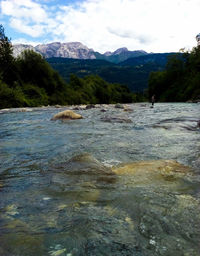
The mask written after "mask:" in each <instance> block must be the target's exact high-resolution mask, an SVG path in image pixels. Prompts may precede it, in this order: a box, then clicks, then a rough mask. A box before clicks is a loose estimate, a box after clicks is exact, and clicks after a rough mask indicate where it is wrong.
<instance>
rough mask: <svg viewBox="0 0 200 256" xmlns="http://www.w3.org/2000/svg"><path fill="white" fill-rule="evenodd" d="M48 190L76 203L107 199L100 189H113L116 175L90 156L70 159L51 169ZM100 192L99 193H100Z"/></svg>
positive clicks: (78, 156) (82, 155)
mask: <svg viewBox="0 0 200 256" xmlns="http://www.w3.org/2000/svg"><path fill="white" fill-rule="evenodd" d="M52 173H53V175H52V178H51V185H50V189H51V190H52V191H57V192H59V193H64V194H67V195H68V199H69V200H71V199H70V198H76V200H77V201H78V202H82V201H85V202H87V201H97V200H98V199H100V198H102V197H104V200H106V198H105V197H107V199H109V197H110V196H112V195H110V196H108V195H107V193H105V194H104V192H103V190H102V189H104V188H105V189H108V188H109V189H112V188H113V187H115V185H114V184H115V181H116V177H115V176H116V175H115V174H114V173H113V172H112V170H111V168H108V167H106V166H104V165H103V164H102V163H100V162H99V161H98V160H97V159H95V158H94V157H93V156H91V155H90V154H87V153H86V154H81V155H77V156H75V157H72V158H71V159H69V160H68V161H67V162H65V163H62V164H59V165H57V166H55V168H53V169H52ZM100 190H101V191H100Z"/></svg>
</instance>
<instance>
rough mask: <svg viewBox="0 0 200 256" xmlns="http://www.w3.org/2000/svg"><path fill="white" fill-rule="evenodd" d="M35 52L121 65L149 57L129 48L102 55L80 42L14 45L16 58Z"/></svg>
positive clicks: (49, 56) (144, 53) (47, 56)
mask: <svg viewBox="0 0 200 256" xmlns="http://www.w3.org/2000/svg"><path fill="white" fill-rule="evenodd" d="M27 49H30V50H33V51H35V52H37V53H40V54H41V55H43V56H44V57H45V58H53V57H61V58H73V59H101V60H107V61H110V62H113V63H119V62H121V61H124V60H127V59H128V58H133V57H138V56H143V55H147V54H148V53H147V52H145V51H142V50H139V51H129V50H128V49H127V48H125V47H124V48H119V49H117V50H116V51H114V52H105V53H104V54H101V53H99V52H96V51H94V50H93V49H89V48H88V47H87V46H85V45H83V44H82V43H79V42H72V43H60V42H54V43H50V44H39V45H37V46H35V47H33V46H32V45H26V44H14V45H13V53H14V56H18V55H19V54H20V53H21V52H22V51H24V50H27Z"/></svg>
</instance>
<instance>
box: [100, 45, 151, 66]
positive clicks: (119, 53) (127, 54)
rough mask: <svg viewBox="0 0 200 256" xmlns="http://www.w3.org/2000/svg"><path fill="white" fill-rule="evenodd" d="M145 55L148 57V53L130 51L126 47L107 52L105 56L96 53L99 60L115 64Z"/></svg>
mask: <svg viewBox="0 0 200 256" xmlns="http://www.w3.org/2000/svg"><path fill="white" fill-rule="evenodd" d="M145 55H148V53H147V52H145V51H143V50H138V51H129V50H128V49H127V48H126V47H123V48H119V49H117V50H116V51H114V52H105V53H104V54H99V53H97V52H96V53H95V56H96V58H97V59H102V60H107V61H110V62H113V63H120V62H122V61H125V60H127V59H129V58H135V57H138V56H145Z"/></svg>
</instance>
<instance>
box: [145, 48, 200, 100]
mask: <svg viewBox="0 0 200 256" xmlns="http://www.w3.org/2000/svg"><path fill="white" fill-rule="evenodd" d="M148 91H149V96H151V95H153V94H155V95H156V99H157V100H158V101H167V102H175V101H176V102H181V101H182V102H185V101H190V100H191V101H195V100H197V99H200V46H198V47H194V48H193V50H192V51H191V52H190V53H188V52H186V53H183V54H176V55H174V56H173V57H170V58H169V60H168V63H167V65H166V69H165V70H164V71H158V72H152V73H151V74H150V78H149V86H148Z"/></svg>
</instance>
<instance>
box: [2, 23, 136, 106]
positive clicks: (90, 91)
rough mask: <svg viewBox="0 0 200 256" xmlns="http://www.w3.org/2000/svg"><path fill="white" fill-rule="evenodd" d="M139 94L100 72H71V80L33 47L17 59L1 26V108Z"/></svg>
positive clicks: (103, 100)
mask: <svg viewBox="0 0 200 256" xmlns="http://www.w3.org/2000/svg"><path fill="white" fill-rule="evenodd" d="M139 97H140V96H138V95H136V94H133V93H131V92H130V90H129V89H128V87H126V86H123V85H120V84H117V83H115V84H113V83H108V82H106V81H104V80H103V79H102V78H100V77H99V76H96V75H90V76H86V77H84V78H79V77H77V76H76V75H73V74H71V75H70V80H69V82H68V83H67V82H65V81H64V80H63V79H62V78H61V76H60V75H59V74H58V72H56V71H55V70H54V69H52V67H51V66H50V65H49V64H48V63H47V62H46V60H45V59H44V58H43V57H42V56H41V55H40V54H37V53H35V52H34V51H31V50H26V51H24V52H22V53H21V54H20V55H19V56H18V57H16V58H15V57H14V56H13V48H12V44H11V40H10V39H9V38H8V37H7V36H6V35H5V31H4V27H3V26H2V25H0V108H10V107H26V106H28V107H35V106H42V105H55V104H60V105H68V104H70V105H71V104H89V103H93V104H96V103H107V104H109V103H117V102H121V103H122V102H123V103H128V102H133V101H137V100H138V99H139Z"/></svg>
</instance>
